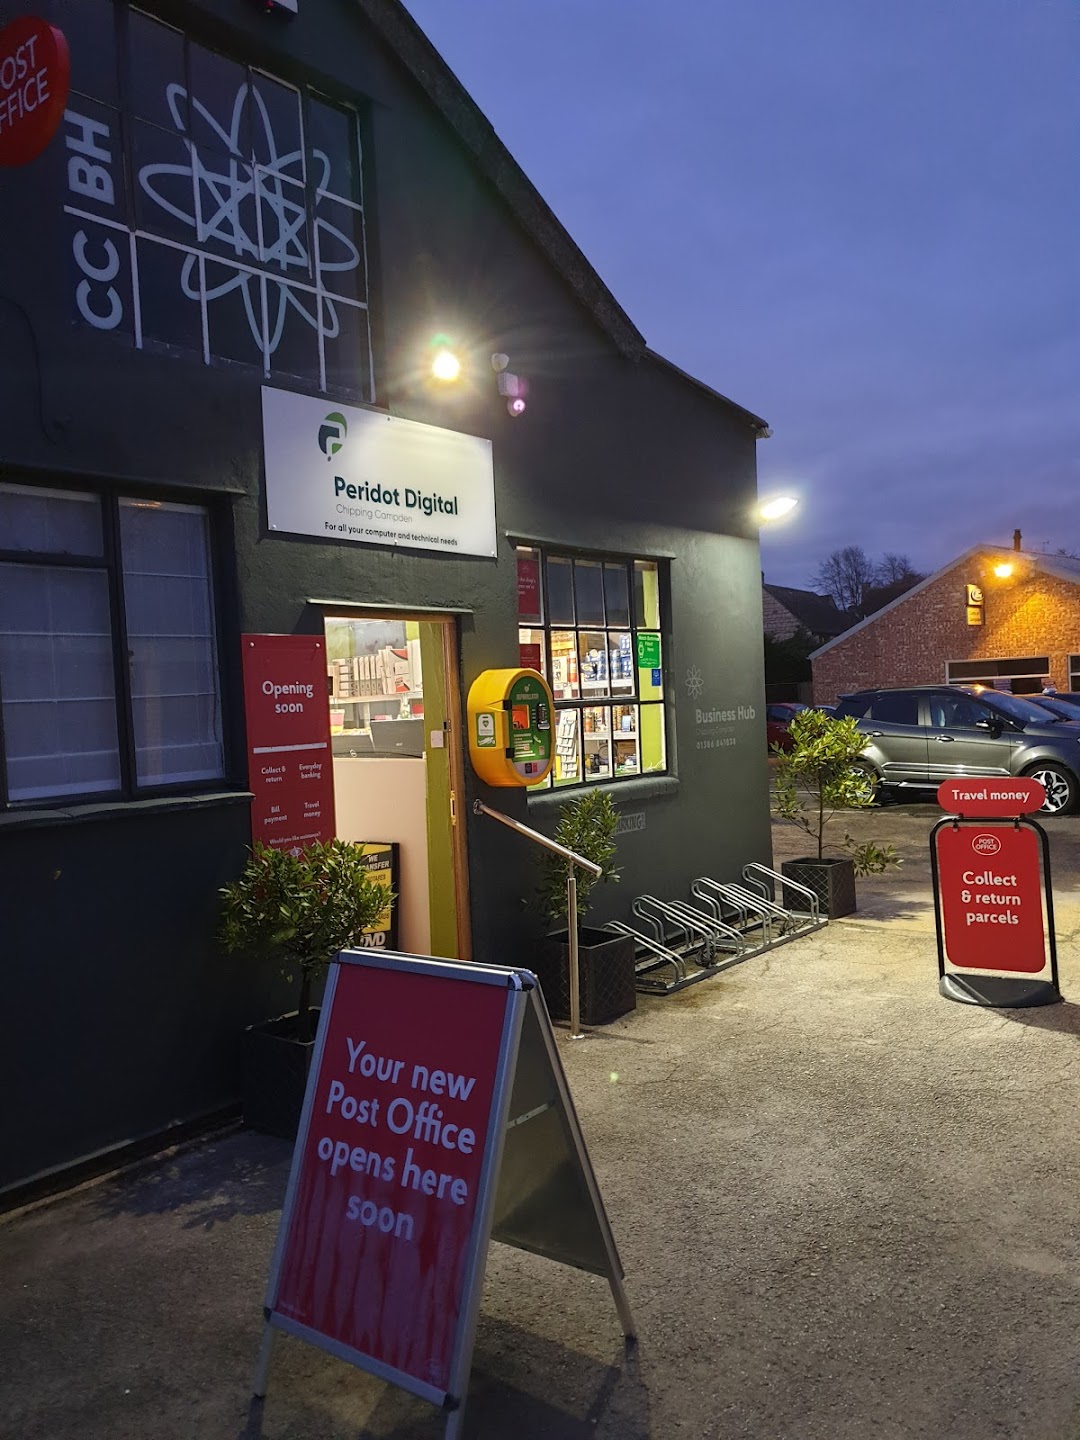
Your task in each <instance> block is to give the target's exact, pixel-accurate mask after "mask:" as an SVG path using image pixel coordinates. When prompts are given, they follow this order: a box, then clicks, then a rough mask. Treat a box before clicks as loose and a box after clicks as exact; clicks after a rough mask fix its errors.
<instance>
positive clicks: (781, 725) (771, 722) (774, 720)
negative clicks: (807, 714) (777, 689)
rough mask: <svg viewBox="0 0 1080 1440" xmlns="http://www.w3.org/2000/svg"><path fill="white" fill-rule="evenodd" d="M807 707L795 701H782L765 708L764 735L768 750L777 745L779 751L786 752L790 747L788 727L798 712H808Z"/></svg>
mask: <svg viewBox="0 0 1080 1440" xmlns="http://www.w3.org/2000/svg"><path fill="white" fill-rule="evenodd" d="M809 708H810V707H809V706H808V705H800V704H799V702H798V701H797V700H784V701H783V702H777V703H775V704H773V705H766V707H765V735H766V738H767V740H768V742H769V749H770V750H771V749H772V747H773V746H774V745H779V746H780V748H781V750H787V749H788V748H789V747H790V745H791V740H790V738H789V737H788V726H789V725H790V724H791V722H792V720H793V719H794V717H795V716H796V715H797V714H798V713H799V711H800V710H808V709H809Z"/></svg>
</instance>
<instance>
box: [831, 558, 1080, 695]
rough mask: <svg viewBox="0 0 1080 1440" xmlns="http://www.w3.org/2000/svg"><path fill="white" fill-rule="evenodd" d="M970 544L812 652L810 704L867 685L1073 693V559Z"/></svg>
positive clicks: (1076, 644) (1078, 627)
mask: <svg viewBox="0 0 1080 1440" xmlns="http://www.w3.org/2000/svg"><path fill="white" fill-rule="evenodd" d="M1019 542H1020V534H1019V532H1017V534H1016V537H1015V543H1014V546H1013V548H1011V549H1004V548H1002V547H999V546H994V545H976V546H974V547H973V548H972V549H971V550H968V551H965V553H964V554H963V555H961V556H959V557H958V558H957V559H956V560H953V561H951V562H950V563H949V564H948V565H946V566H944V567H943V568H942V569H940V570H938V571H936V572H935V573H934V574H933V575H931V576H929V577H928V578H927V579H926V580H924V581H922V582H921V584H919V585H916V586H914V587H913V588H912V589H911V590H908V591H907V592H906V593H905V594H903V595H901V596H900V598H899V599H897V600H894V601H893V602H892V604H891V605H886V606H885V607H884V609H882V610H878V611H876V612H875V613H874V614H873V615H870V616H868V617H867V618H866V619H865V620H863V621H861V622H860V623H859V624H858V625H855V626H853V627H852V628H851V629H850V630H848V631H846V632H845V633H844V634H842V635H839V636H837V637H836V639H834V640H830V641H828V642H827V643H826V644H824V645H822V646H821V647H820V648H819V649H817V650H815V651H814V653H813V655H812V656H811V657H810V658H811V663H812V666H813V675H814V700H815V702H816V703H818V704H822V705H825V704H831V703H832V702H833V701H835V700H836V698H837V696H839V695H841V694H844V693H847V692H850V691H852V690H858V689H863V688H866V687H868V686H873V685H886V686H893V685H923V684H932V683H935V682H938V681H943V680H944V681H948V682H951V683H954V684H960V683H968V684H971V683H980V684H984V685H992V686H996V687H997V688H999V689H1005V690H1011V691H1012V692H1013V693H1014V694H1025V693H1030V692H1032V691H1038V690H1041V689H1042V688H1043V687H1044V685H1047V684H1050V685H1053V687H1054V688H1055V689H1057V690H1080V560H1075V559H1073V558H1071V557H1069V556H1064V555H1042V554H1035V553H1032V552H1030V551H1025V550H1022V549H1020V548H1019Z"/></svg>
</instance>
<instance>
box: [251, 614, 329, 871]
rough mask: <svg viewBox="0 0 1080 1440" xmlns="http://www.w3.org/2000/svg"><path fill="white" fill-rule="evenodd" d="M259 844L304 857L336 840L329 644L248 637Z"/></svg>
mask: <svg viewBox="0 0 1080 1440" xmlns="http://www.w3.org/2000/svg"><path fill="white" fill-rule="evenodd" d="M241 644H242V653H243V674H244V711H245V715H246V718H247V743H248V784H249V785H250V787H251V790H252V793H253V794H254V796H255V799H254V802H253V804H252V807H251V838H252V841H253V843H258V844H261V845H267V846H269V847H270V849H272V850H291V851H292V852H293V854H297V855H298V854H299V853H300V852H301V850H303V849H304V847H305V846H307V845H310V844H312V843H313V842H315V841H320V842H325V841H327V840H332V839H333V838H334V774H333V764H332V759H331V752H330V705H329V700H328V697H327V669H326V642H325V641H324V640H323V639H322V638H321V637H315V636H310V635H244V636H242V637H241Z"/></svg>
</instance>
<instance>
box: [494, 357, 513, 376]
mask: <svg viewBox="0 0 1080 1440" xmlns="http://www.w3.org/2000/svg"><path fill="white" fill-rule="evenodd" d="M509 364H510V356H509V355H492V357H491V368H492V370H494V371H495V373H496V375H498V374H499V372H500V371H501V370H505V369H506V367H507V366H508V365H509Z"/></svg>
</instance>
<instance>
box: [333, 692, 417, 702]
mask: <svg viewBox="0 0 1080 1440" xmlns="http://www.w3.org/2000/svg"><path fill="white" fill-rule="evenodd" d="M423 698H424V692H423V691H422V690H398V691H397V692H396V693H395V694H393V695H348V696H343V695H332V696H331V697H330V704H331V705H382V704H384V703H385V702H386V701H388V700H389V701H391V702H392V703H393V704H397V702H398V701H399V700H422V699H423Z"/></svg>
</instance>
